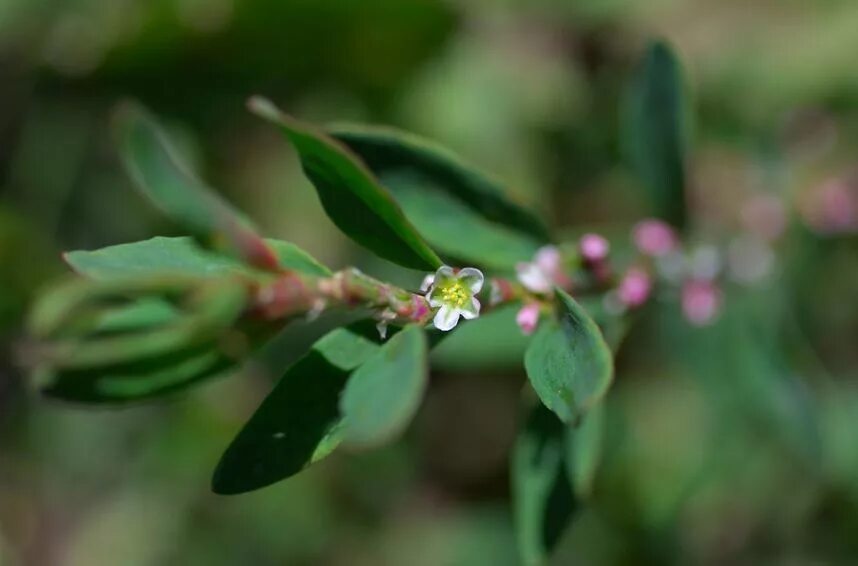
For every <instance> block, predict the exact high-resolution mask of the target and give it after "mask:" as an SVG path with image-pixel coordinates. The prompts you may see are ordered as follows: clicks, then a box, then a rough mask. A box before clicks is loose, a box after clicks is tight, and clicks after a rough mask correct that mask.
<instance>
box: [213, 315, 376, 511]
mask: <svg viewBox="0 0 858 566" xmlns="http://www.w3.org/2000/svg"><path fill="white" fill-rule="evenodd" d="M349 328H352V327H349ZM378 348H379V346H378V345H377V344H376V343H374V342H372V341H371V340H369V339H367V338H364V337H363V336H361V335H360V334H358V333H356V332H352V331H351V330H350V329H345V328H340V329H337V330H334V331H333V332H331V333H329V334H327V335H326V336H325V337H324V338H322V339H321V340H319V341H318V342H317V343H316V344H315V345H314V346H313V348H312V349H311V350H310V352H309V353H308V354H307V355H305V356H304V357H303V358H301V359H300V360H299V361H298V362H297V363H296V364H295V365H293V366H292V367H291V368H289V369H288V370H287V371H286V373H285V374H284V375H283V377H282V378H281V379H280V381H279V382H278V383H277V385H276V386H275V387H274V389H273V390H272V391H271V393H270V394H269V395H268V397H266V398H265V400H264V401H263V402H262V405H260V406H259V408H258V409H257V410H256V412H255V413H254V414H253V416H252V417H251V418H250V420H249V421H248V422H247V424H245V425H244V428H242V429H241V432H239V433H238V436H236V437H235V439H234V440H233V441H232V443H231V444H230V445H229V447H228V448H227V450H226V452H224V454H223V456H222V457H221V460H220V462H219V463H218V466H217V469H216V470H215V472H214V477H213V479H212V489H213V490H214V491H215V492H216V493H220V494H224V495H228V494H236V493H244V492H247V491H252V490H254V489H259V488H261V487H265V486H267V485H270V484H272V483H275V482H277V481H280V480H282V479H285V478H287V477H289V476H291V475H294V474H296V473H298V472H300V471H301V470H302V469H304V467H306V466H307V465H309V464H311V463H312V462H314V461H316V460H319V459H321V458H323V457H325V456H327V455H328V454H330V452H331V451H332V450H333V449H334V448H335V447H336V446H337V444H339V441H340V435H339V428H340V422H341V418H340V411H339V399H340V394H341V393H342V391H343V388H344V387H345V385H346V380H347V379H348V377H349V375H350V374H351V373H352V371H354V370H355V369H356V368H358V367H359V366H360V365H361V364H363V363H364V362H365V361H367V360H368V359H369V358H370V357H371V356H372V355H373V354H374V353H375V352H377V351H378Z"/></svg>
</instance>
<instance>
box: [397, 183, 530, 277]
mask: <svg viewBox="0 0 858 566" xmlns="http://www.w3.org/2000/svg"><path fill="white" fill-rule="evenodd" d="M383 182H384V184H385V186H387V187H389V188H390V189H391V191H392V193H393V195H394V196H395V197H396V200H397V202H399V204H400V206H402V209H403V210H404V211H405V214H406V215H408V218H409V219H411V221H412V222H413V223H414V226H415V227H416V228H417V230H419V231H420V233H421V234H423V236H424V237H425V238H426V241H428V242H429V243H430V244H431V245H432V246H433V247H434V248H435V249H436V250H438V251H439V252H440V253H441V254H443V255H444V256H447V257H450V258H453V262H452V263H460V264H461V263H464V264H467V265H477V266H481V267H485V268H488V269H506V270H512V269H514V268H515V266H516V264H517V263H519V262H522V261H527V260H529V259H531V258H532V257H533V256H534V254H536V250H538V249H539V247H540V245H541V244H540V241H539V240H536V239H534V238H533V237H531V236H529V235H526V234H522V233H519V232H514V231H512V230H510V229H509V228H507V227H506V226H503V225H501V224H493V223H492V222H490V221H488V220H486V219H485V218H483V217H482V216H480V214H479V213H478V212H476V211H474V210H473V209H470V208H468V207H467V206H466V205H465V204H464V203H462V202H461V201H459V200H456V199H455V198H453V197H452V196H450V195H449V194H448V193H446V192H444V191H441V190H438V189H436V188H434V187H433V186H431V185H430V184H428V183H427V182H425V181H423V180H420V179H417V178H414V177H402V176H394V175H388V176H387V177H385V178H384V180H383Z"/></svg>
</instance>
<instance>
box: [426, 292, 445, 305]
mask: <svg viewBox="0 0 858 566" xmlns="http://www.w3.org/2000/svg"><path fill="white" fill-rule="evenodd" d="M426 301H427V302H428V303H429V306H430V307H432V308H433V309H437V308H438V307H440V306H443V305H444V301H442V300H441V299H439V298H438V297H436V296H435V288H434V287H433V288H432V290H431V291H429V294H428V295H426Z"/></svg>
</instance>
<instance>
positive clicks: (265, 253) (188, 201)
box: [114, 102, 277, 270]
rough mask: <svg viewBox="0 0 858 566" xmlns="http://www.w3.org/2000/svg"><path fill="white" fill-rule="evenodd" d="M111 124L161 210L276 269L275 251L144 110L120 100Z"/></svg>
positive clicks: (214, 242) (134, 173)
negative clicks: (197, 173)
mask: <svg viewBox="0 0 858 566" xmlns="http://www.w3.org/2000/svg"><path fill="white" fill-rule="evenodd" d="M114 127H115V132H116V138H117V142H118V144H119V150H120V156H121V158H122V162H123V164H124V165H125V168H126V170H127V171H128V174H129V175H130V176H131V178H132V180H133V181H134V183H135V185H136V186H137V188H138V189H139V190H140V191H141V192H142V193H143V194H144V195H145V196H146V197H147V198H148V199H149V200H151V201H152V202H153V203H154V204H155V205H156V206H157V207H158V208H159V209H161V211H163V212H164V213H165V214H167V215H168V216H170V217H171V218H172V219H173V220H174V221H175V222H177V223H178V224H180V225H181V226H183V227H185V228H186V229H188V230H189V231H190V232H191V233H192V235H193V236H194V237H196V238H197V239H199V240H200V241H201V242H202V243H204V244H205V245H207V246H211V247H215V248H220V249H224V250H226V251H227V252H229V253H230V254H232V255H234V256H235V257H237V258H239V259H241V260H242V261H244V262H246V263H248V264H250V265H254V266H256V267H259V268H262V269H268V270H276V269H277V257H276V254H275V252H274V251H273V250H272V249H271V248H270V247H269V245H268V244H266V243H265V241H264V240H263V239H262V237H261V236H259V234H258V233H257V231H256V229H255V228H254V227H253V224H252V223H251V222H250V221H249V220H248V219H247V218H246V217H245V216H244V215H243V214H241V213H240V212H238V211H236V210H235V209H234V208H232V206H230V205H229V204H228V203H227V202H226V201H224V200H223V199H222V198H221V197H220V196H219V195H218V194H217V193H216V192H215V191H213V190H212V189H210V188H209V187H207V186H206V185H205V184H204V183H203V182H202V181H200V180H199V179H198V178H197V177H196V176H194V174H193V173H192V172H191V170H190V169H189V168H188V167H187V166H186V165H185V164H184V163H182V161H181V160H180V159H179V157H178V154H177V153H176V151H175V149H174V148H173V147H172V146H171V144H170V141H169V140H168V138H167V136H166V134H165V133H164V132H163V131H162V130H161V128H160V127H159V126H158V124H157V122H156V120H155V119H154V118H153V117H152V116H151V115H150V114H149V113H148V112H147V111H146V110H144V109H143V108H142V107H141V106H139V105H137V104H134V103H130V102H129V103H124V104H122V105H120V106H119V107H118V108H117V111H116V114H115V120H114Z"/></svg>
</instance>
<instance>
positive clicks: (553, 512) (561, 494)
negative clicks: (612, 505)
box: [511, 404, 579, 566]
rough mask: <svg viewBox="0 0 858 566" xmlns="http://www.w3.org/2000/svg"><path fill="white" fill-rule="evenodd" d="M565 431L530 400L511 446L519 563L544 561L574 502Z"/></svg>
mask: <svg viewBox="0 0 858 566" xmlns="http://www.w3.org/2000/svg"><path fill="white" fill-rule="evenodd" d="M567 431H568V427H566V426H564V425H563V423H561V422H560V421H559V420H558V419H557V416H556V415H554V414H553V413H551V411H549V410H548V409H546V408H545V406H544V405H542V404H536V406H534V407H533V409H532V410H531V411H530V413H529V415H528V417H527V420H526V422H525V423H524V426H523V427H522V429H521V431H520V432H519V434H518V438H517V439H516V442H515V446H514V448H513V454H512V466H511V475H512V477H511V480H512V507H513V518H514V520H515V529H516V535H517V538H518V548H519V555H520V557H521V562H522V564H524V565H525V566H539V565H541V564H544V563H545V560H546V559H547V558H548V556H549V555H550V553H551V551H552V549H553V548H554V547H555V545H556V544H557V542H558V541H559V540H560V537H561V535H562V534H563V532H564V531H565V530H566V527H567V526H568V524H569V522H570V521H571V520H572V518H573V516H574V513H575V511H576V509H577V508H578V506H579V501H578V500H577V498H576V497H575V493H574V492H573V489H572V486H571V485H570V483H569V479H568V470H567V469H566V463H567V459H566V457H565V453H566V446H565V443H566V435H567Z"/></svg>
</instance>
